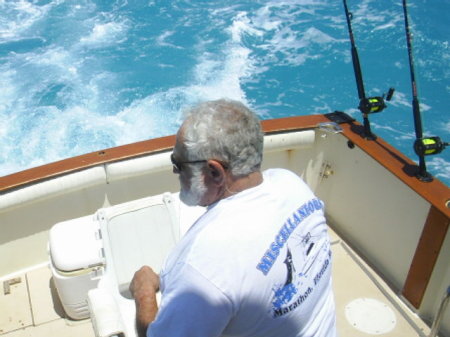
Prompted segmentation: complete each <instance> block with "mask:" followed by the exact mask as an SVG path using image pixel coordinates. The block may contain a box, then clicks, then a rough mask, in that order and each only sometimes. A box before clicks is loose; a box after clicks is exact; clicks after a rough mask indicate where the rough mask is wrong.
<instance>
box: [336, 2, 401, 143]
mask: <svg viewBox="0 0 450 337" xmlns="http://www.w3.org/2000/svg"><path fill="white" fill-rule="evenodd" d="M344 9H345V16H346V18H347V27H348V34H349V36H350V43H351V53H352V61H353V70H354V73H355V79H356V87H357V89H358V97H359V106H358V109H359V110H360V111H361V112H362V114H363V120H364V122H363V123H364V137H365V138H366V139H368V140H375V139H376V136H375V135H374V134H373V133H372V131H371V129H370V121H369V114H372V113H377V112H381V111H383V110H384V108H386V107H387V106H386V103H385V98H386V100H387V101H390V100H391V98H392V95H393V94H394V88H390V89H389V91H388V93H387V95H386V94H383V96H382V97H380V96H376V97H366V93H365V90H364V81H363V76H362V71H361V65H360V62H359V56H358V50H357V49H356V44H355V39H354V37H353V30H352V23H351V20H352V19H353V15H352V13H350V12H349V10H348V7H347V1H346V0H344Z"/></svg>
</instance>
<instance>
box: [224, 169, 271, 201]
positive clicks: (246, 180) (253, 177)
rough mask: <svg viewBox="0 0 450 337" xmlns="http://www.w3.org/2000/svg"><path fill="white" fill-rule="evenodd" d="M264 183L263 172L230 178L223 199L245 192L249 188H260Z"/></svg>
mask: <svg viewBox="0 0 450 337" xmlns="http://www.w3.org/2000/svg"><path fill="white" fill-rule="evenodd" d="M262 182H263V175H262V173H261V171H256V172H252V173H250V174H249V175H246V176H243V177H237V178H234V177H230V178H229V180H228V182H227V185H226V186H225V193H224V194H223V197H222V199H224V198H228V197H229V196H232V195H234V194H237V193H239V192H242V191H245V190H247V189H249V188H252V187H255V186H258V185H259V184H261V183H262Z"/></svg>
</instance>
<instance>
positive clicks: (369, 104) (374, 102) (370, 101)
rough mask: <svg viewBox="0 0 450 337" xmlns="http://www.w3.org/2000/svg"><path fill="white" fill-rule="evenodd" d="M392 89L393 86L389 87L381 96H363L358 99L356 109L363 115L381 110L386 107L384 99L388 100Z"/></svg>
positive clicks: (392, 91)
mask: <svg viewBox="0 0 450 337" xmlns="http://www.w3.org/2000/svg"><path fill="white" fill-rule="evenodd" d="M394 91H395V89H394V88H389V91H388V92H387V94H383V96H375V97H367V98H366V97H364V98H363V99H361V100H360V101H359V106H358V109H359V110H360V111H361V112H362V113H363V114H365V115H368V114H372V113H378V112H381V111H383V110H384V109H385V108H386V107H387V105H386V103H385V102H384V101H385V100H386V101H390V100H391V99H392V96H393V95H394Z"/></svg>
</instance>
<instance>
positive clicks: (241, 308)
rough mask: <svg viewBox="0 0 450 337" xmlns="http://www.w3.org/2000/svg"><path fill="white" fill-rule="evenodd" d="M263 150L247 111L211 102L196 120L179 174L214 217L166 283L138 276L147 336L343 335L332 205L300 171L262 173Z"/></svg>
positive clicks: (183, 251) (179, 155) (184, 246)
mask: <svg viewBox="0 0 450 337" xmlns="http://www.w3.org/2000/svg"><path fill="white" fill-rule="evenodd" d="M262 152H263V133H262V131H261V127H260V123H259V120H258V118H257V117H256V115H255V114H254V113H253V112H252V111H251V110H249V109H248V108H246V107H245V106H244V105H243V104H241V103H239V102H235V101H230V100H218V101H212V102H206V103H203V104H200V105H199V106H197V107H196V108H194V109H193V110H191V111H190V113H189V114H188V116H187V118H186V119H185V121H184V123H183V124H182V126H181V128H180V129H179V131H178V133H177V138H176V145H175V148H174V151H173V154H172V157H171V158H172V163H173V170H174V173H176V174H178V175H179V179H180V185H181V192H180V198H181V200H182V201H183V202H185V203H186V204H188V205H201V206H207V211H206V213H205V214H204V215H203V216H201V217H200V218H199V219H198V220H197V221H196V222H195V224H194V225H193V226H192V227H191V229H190V230H189V231H188V232H187V233H186V234H185V236H184V237H183V238H182V239H181V240H180V242H179V243H178V244H177V246H176V247H175V249H174V250H173V252H172V253H171V254H170V256H169V257H168V259H167V261H166V263H165V266H164V268H163V270H162V271H161V273H160V275H159V276H158V275H157V274H156V273H155V272H154V271H153V270H152V269H151V268H150V267H147V266H145V267H143V268H141V269H140V270H139V271H138V272H136V274H135V276H134V278H133V281H132V284H131V287H130V289H131V292H132V293H133V295H134V298H135V302H136V311H137V330H138V333H139V335H140V336H149V337H159V336H169V337H176V336H180V337H189V336H192V337H214V336H255V337H256V336H258V337H262V336H267V337H290V336H292V337H293V336H316V337H319V336H327V337H331V336H335V335H336V327H335V311H334V299H333V294H332V289H331V251H330V241H329V238H328V235H327V226H326V221H325V218H324V215H323V203H322V202H321V201H320V200H319V199H317V198H316V197H315V196H314V194H313V193H312V192H311V190H310V189H309V188H308V186H307V185H306V184H305V183H304V182H303V181H302V180H301V179H300V178H299V177H298V176H296V175H295V174H293V173H292V172H290V171H287V170H283V169H271V170H267V171H265V172H261V170H260V167H261V161H262ZM160 286H161V291H162V300H161V306H160V308H159V310H158V306H157V302H156V292H157V291H158V290H159V287H160Z"/></svg>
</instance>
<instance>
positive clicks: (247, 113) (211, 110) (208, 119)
mask: <svg viewBox="0 0 450 337" xmlns="http://www.w3.org/2000/svg"><path fill="white" fill-rule="evenodd" d="M184 125H185V128H184V133H183V136H184V141H185V142H184V145H185V146H186V149H187V152H188V157H189V160H198V159H216V160H219V161H222V162H224V163H226V164H228V166H229V168H230V170H231V173H232V174H233V175H234V176H242V175H248V174H250V173H251V172H255V171H258V170H259V169H260V167H261V161H262V156H263V145H264V134H263V132H262V130H261V125H260V122H259V119H258V117H257V116H256V114H255V113H254V112H253V111H251V110H250V109H248V108H247V107H246V106H245V105H244V104H242V103H240V102H237V101H233V100H228V99H220V100H217V101H209V102H204V103H201V104H199V105H198V106H196V107H194V108H193V109H191V110H190V111H188V113H187V116H186V120H185V123H184Z"/></svg>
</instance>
